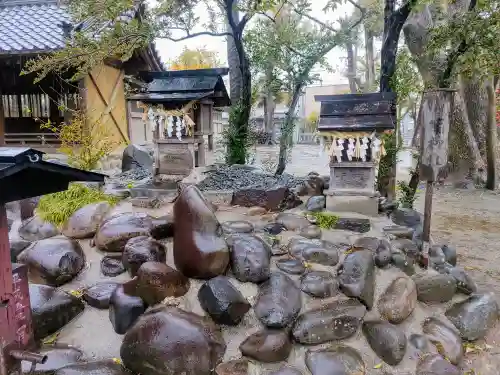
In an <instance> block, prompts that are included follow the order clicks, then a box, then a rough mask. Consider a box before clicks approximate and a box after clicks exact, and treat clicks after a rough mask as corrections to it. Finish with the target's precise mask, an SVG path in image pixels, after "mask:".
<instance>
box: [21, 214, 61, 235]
mask: <svg viewBox="0 0 500 375" xmlns="http://www.w3.org/2000/svg"><path fill="white" fill-rule="evenodd" d="M58 234H59V230H58V229H57V228H56V227H55V225H54V224H52V223H49V222H47V221H43V220H42V219H41V218H40V217H39V216H33V217H32V218H29V219H27V220H25V221H23V222H22V224H21V226H20V227H19V236H21V238H22V239H24V240H26V241H39V240H43V239H45V238H50V237H54V236H57V235H58Z"/></svg>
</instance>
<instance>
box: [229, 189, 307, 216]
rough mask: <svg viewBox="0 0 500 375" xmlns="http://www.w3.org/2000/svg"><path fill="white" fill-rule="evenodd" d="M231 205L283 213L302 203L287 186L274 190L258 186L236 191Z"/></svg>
mask: <svg viewBox="0 0 500 375" xmlns="http://www.w3.org/2000/svg"><path fill="white" fill-rule="evenodd" d="M231 204H232V205H233V206H242V207H253V206H258V207H263V208H265V209H266V210H268V211H281V210H288V209H292V208H295V207H297V206H298V205H300V204H302V201H301V200H300V199H299V198H298V197H297V195H295V193H294V192H292V190H290V189H289V188H288V187H286V186H277V187H273V188H265V187H259V186H256V187H247V188H243V189H238V190H235V191H234V193H233V199H232V200H231Z"/></svg>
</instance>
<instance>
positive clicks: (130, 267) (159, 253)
mask: <svg viewBox="0 0 500 375" xmlns="http://www.w3.org/2000/svg"><path fill="white" fill-rule="evenodd" d="M166 260H167V252H166V249H165V246H164V245H163V244H162V243H161V242H159V241H156V240H155V239H153V238H151V237H146V236H139V237H134V238H131V239H130V240H128V241H127V244H126V245H125V248H124V249H123V257H122V262H123V266H124V267H125V269H126V270H127V271H128V272H129V273H130V276H132V277H134V276H135V275H136V274H137V270H138V269H139V267H140V266H142V264H143V263H146V262H160V263H165V261H166Z"/></svg>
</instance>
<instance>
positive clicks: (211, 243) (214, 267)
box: [174, 185, 229, 279]
mask: <svg viewBox="0 0 500 375" xmlns="http://www.w3.org/2000/svg"><path fill="white" fill-rule="evenodd" d="M174 221H175V233H174V262H175V267H176V268H177V269H178V270H179V271H180V272H182V273H183V274H184V275H185V276H187V277H192V278H198V279H210V278H212V277H215V276H218V275H222V274H224V272H225V271H226V269H227V266H228V264H229V249H228V246H227V244H226V241H225V239H224V237H223V233H222V232H223V231H222V228H221V225H220V223H219V221H218V220H217V218H216V217H215V214H214V212H213V211H212V209H211V207H210V205H209V204H208V202H207V200H206V199H205V197H204V196H203V195H202V193H201V192H200V190H198V188H197V187H196V186H194V185H190V186H188V187H186V188H184V189H183V190H182V192H181V194H180V195H179V197H178V198H177V200H176V201H175V204H174Z"/></svg>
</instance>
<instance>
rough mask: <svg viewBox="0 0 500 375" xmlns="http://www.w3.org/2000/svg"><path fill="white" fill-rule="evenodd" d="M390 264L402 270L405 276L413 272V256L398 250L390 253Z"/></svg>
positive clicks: (411, 274)
mask: <svg viewBox="0 0 500 375" xmlns="http://www.w3.org/2000/svg"><path fill="white" fill-rule="evenodd" d="M391 264H392V265H393V266H394V267H396V268H399V269H400V270H401V271H403V272H404V273H405V274H406V275H407V276H413V275H414V274H415V258H412V257H409V256H408V255H405V254H404V253H402V252H401V251H400V250H394V251H393V253H392V255H391Z"/></svg>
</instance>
